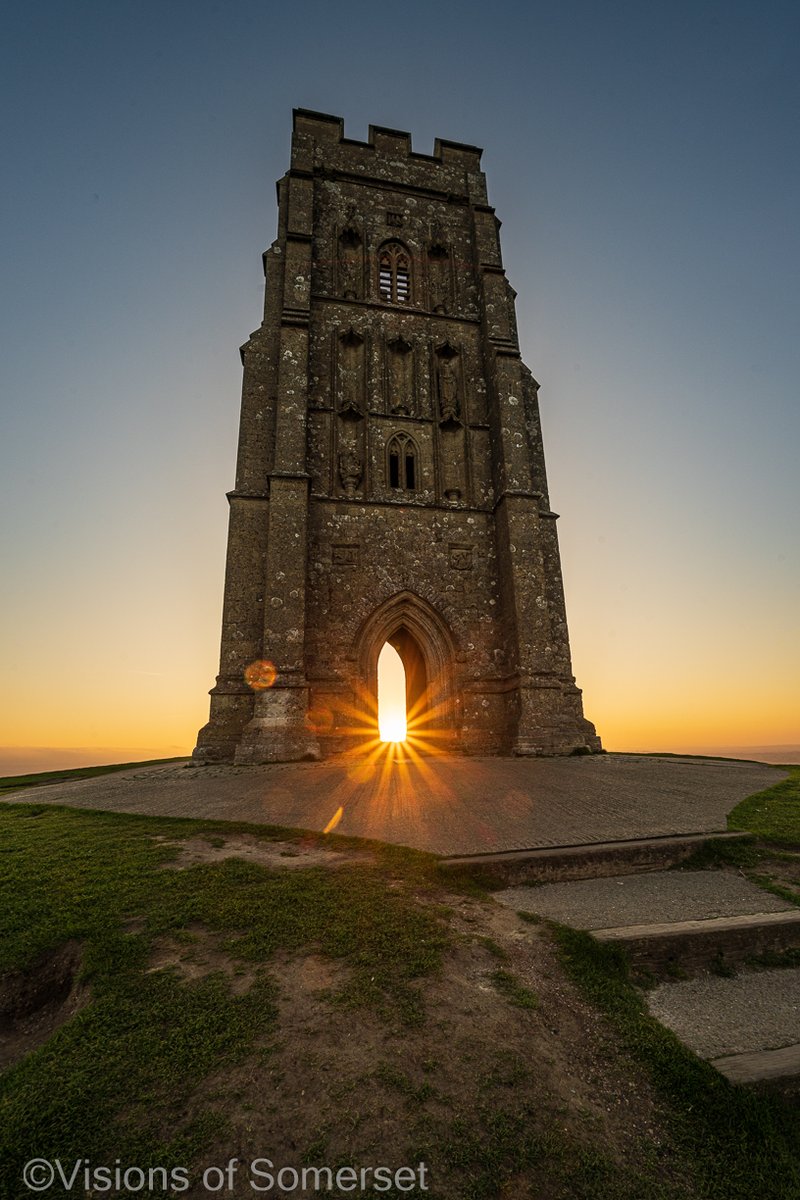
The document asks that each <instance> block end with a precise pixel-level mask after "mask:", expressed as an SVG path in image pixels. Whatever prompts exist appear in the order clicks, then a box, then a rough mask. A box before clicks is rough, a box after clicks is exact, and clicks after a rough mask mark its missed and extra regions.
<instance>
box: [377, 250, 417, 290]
mask: <svg viewBox="0 0 800 1200" xmlns="http://www.w3.org/2000/svg"><path fill="white" fill-rule="evenodd" d="M378 291H379V293H380V297H381V300H387V301H388V302H389V303H390V304H408V302H409V300H410V299H411V259H410V257H409V254H408V251H407V250H406V248H405V246H403V245H401V243H400V242H386V244H385V245H383V246H381V249H380V251H379V252H378Z"/></svg>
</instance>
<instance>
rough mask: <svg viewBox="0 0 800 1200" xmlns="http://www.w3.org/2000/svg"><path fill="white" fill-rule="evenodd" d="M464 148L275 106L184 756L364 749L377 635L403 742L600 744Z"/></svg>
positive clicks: (475, 169)
mask: <svg viewBox="0 0 800 1200" xmlns="http://www.w3.org/2000/svg"><path fill="white" fill-rule="evenodd" d="M480 159H481V151H480V150H478V149H476V148H475V147H473V146H465V145H460V144H458V143H455V142H445V141H439V140H437V141H436V143H435V146H434V152H433V155H428V154H419V153H417V152H415V151H413V150H412V149H411V144H410V139H409V135H408V134H406V133H400V132H398V131H397V130H393V129H382V128H378V127H375V126H372V127H370V131H369V141H368V142H359V141H354V140H353V139H351V138H346V137H345V136H344V131H343V122H342V121H341V119H340V118H338V117H332V116H327V115H324V114H321V113H314V112H309V111H307V110H304V109H298V110H296V111H295V113H294V134H293V139H292V156H291V166H290V168H289V171H288V172H287V174H286V175H285V176H284V178H283V179H281V180H280V182H279V184H278V207H279V222H278V236H277V239H276V240H275V242H273V244H272V246H271V247H270V249H269V250H267V252H266V253H265V255H264V267H265V275H266V297H265V304H264V319H263V321H262V324H261V327H260V328H259V329H258V330H257V331H256V332H255V333H254V334H253V335H252V337H251V338H250V340H249V341H248V342H247V343H246V344H245V345H244V346H243V348H242V361H243V364H244V385H243V394H242V410H241V427H240V434H239V454H238V465H237V472H236V486H235V489H234V491H232V492H230V493H229V496H228V499H229V501H230V527H229V537H228V558H227V571H226V579H225V600H224V612H223V621H222V652H221V664H220V673H219V676H218V677H217V683H216V686H215V687H214V688H213V689H212V691H211V717H210V720H209V723H208V724H207V725H206V726H204V728H203V729H201V731H200V734H199V738H198V744H197V748H196V750H195V752H194V757H195V761H198V762H236V763H260V762H273V761H281V760H292V759H300V758H308V757H319V756H323V757H325V756H327V755H329V754H332V753H336V752H338V751H342V750H346V749H351V748H353V747H357V746H359V745H361V744H365V743H366V742H367V740H369V739H372V740H374V739H375V737H376V734H377V723H376V693H377V660H378V655H379V653H380V651H381V649H382V647H383V646H384V644H385V643H386V642H387V641H388V642H389V643H391V645H393V646H394V647H395V648H396V649H397V650H398V652H399V654H400V656H401V658H402V659H403V663H404V666H405V668H406V688H407V702H408V709H409V718H410V723H409V730H410V733H411V735H412V736H414V737H415V738H417V740H418V744H419V745H420V747H421V748H423V749H424V748H425V747H428V748H431V749H441V750H444V751H450V752H461V753H464V754H528V755H532V754H568V753H570V752H571V751H575V750H587V749H588V750H599V748H600V742H599V739H598V738H597V736H596V734H595V730H594V726H593V725H592V724H591V723H590V722H589V721H587V720H586V719H585V718H584V716H583V710H582V705H581V693H580V690H579V689H578V688H577V687H576V686H575V680H574V677H573V675H572V668H571V665H570V652H569V641H568V634H567V623H566V616H565V609H564V597H563V589H562V582H561V569H560V562H559V552H558V540H557V534H556V514H555V513H553V512H551V510H550V503H549V500H548V495H547V483H546V479H545V467H544V455H543V450H542V438H541V432H540V427H539V412H538V403H537V389H538V385H537V383H536V382H535V380H534V379H533V377H532V375H531V373H530V371H529V370H528V369H527V367H526V366H525V365H524V363H523V362H522V360H521V358H520V352H519V346H518V342H517V330H516V319H515V311H514V297H515V293H514V291H513V289H512V288H511V286H510V284H509V283H508V282H507V280H506V276H505V271H504V269H503V265H502V259H501V255H500V244H499V239H498V230H499V225H500V223H499V221H498V220H497V218H496V217H495V215H494V210H493V209H492V208H491V207H490V206H489V204H488V202H487V195H486V183H485V179H484V176H483V173H482V172H481V170H480Z"/></svg>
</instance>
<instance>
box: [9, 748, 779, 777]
mask: <svg viewBox="0 0 800 1200" xmlns="http://www.w3.org/2000/svg"><path fill="white" fill-rule="evenodd" d="M606 750H607V751H608V752H609V753H611V754H676V755H682V754H685V755H687V756H692V755H701V756H708V757H709V758H740V759H755V760H756V761H759V762H765V763H769V764H771V765H779V764H786V765H792V764H793V763H796V764H798V765H800V744H789V745H784V744H777V745H775V744H773V745H741V746H740V745H733V746H719V745H706V744H701V745H694V746H689V745H687V744H682V745H677V746H670V747H666V746H655V747H650V748H648V749H642V748H636V749H633V748H632V747H630V746H625V747H617V746H609V747H606ZM190 755H191V749H186V748H184V747H182V746H94V747H93V746H0V778H4V777H8V776H14V775H34V774H36V775H38V774H43V773H45V772H48V771H69V770H78V769H79V768H81V767H103V766H113V765H116V764H119V763H134V764H135V763H140V762H152V761H153V760H154V759H166V758H189V757H190ZM531 761H535V760H533V759H532V760H531Z"/></svg>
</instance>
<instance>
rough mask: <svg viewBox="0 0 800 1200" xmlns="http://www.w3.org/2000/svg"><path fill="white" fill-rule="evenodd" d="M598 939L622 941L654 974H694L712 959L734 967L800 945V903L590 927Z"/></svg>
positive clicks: (618, 943) (632, 956)
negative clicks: (758, 910)
mask: <svg viewBox="0 0 800 1200" xmlns="http://www.w3.org/2000/svg"><path fill="white" fill-rule="evenodd" d="M592 934H593V936H594V937H596V938H597V940H598V941H599V942H607V943H610V944H612V945H616V946H623V947H624V949H625V950H626V951H627V952H628V956H629V958H630V960H631V962H632V963H633V965H634V966H637V967H646V968H647V969H648V970H650V971H651V972H653V973H654V974H656V975H663V974H669V973H672V972H674V971H675V970H681V971H683V972H685V973H686V974H693V973H695V972H697V971H702V970H704V969H706V968H707V967H708V966H709V965H710V964H714V963H718V964H721V965H722V964H724V965H725V966H726V967H733V966H738V965H741V964H742V963H746V962H747V961H748V960H750V959H753V958H760V957H762V956H765V955H767V956H772V955H776V954H777V955H780V954H783V953H784V952H785V951H787V950H797V949H800V908H795V909H794V910H793V911H791V912H765V913H748V914H746V915H742V916H736V917H712V918H708V919H706V920H690V921H672V922H668V923H661V924H656V925H627V926H622V927H619V928H616V929H593V930H592Z"/></svg>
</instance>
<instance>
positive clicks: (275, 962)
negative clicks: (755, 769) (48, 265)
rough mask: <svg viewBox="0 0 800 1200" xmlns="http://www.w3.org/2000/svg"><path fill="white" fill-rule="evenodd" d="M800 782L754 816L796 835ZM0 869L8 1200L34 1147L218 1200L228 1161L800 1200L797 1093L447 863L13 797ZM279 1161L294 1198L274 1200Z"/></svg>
mask: <svg viewBox="0 0 800 1200" xmlns="http://www.w3.org/2000/svg"><path fill="white" fill-rule="evenodd" d="M798 776H800V772H799V773H798V775H796V776H794V777H793V782H791V788H793V789H794V791H792V790H791V788H790V789H789V790H787V788H786V785H778V788H777V789H775V788H773V789H770V792H769V793H762V794H761V798H758V797H756V798H753V800H752V801H747V802H745V806H747V805H750V809H747V808H746V807H743V806H740V808H739V810H737V813H735V814H734V819H739V820H740V821H745V822H747V821H750V822H751V823H752V822H756V823H760V832H761V834H762V836H769V833H768V832H767V833H766V835H765V834H764V830H767V831H769V829H770V828H771V826H770V820H773V821H774V822H778V824H779V826H780V829H781V830H782V831H783V832H782V837H783V840H784V841H787V840H788V841H791V840H792V839H793V837H794V834H795V833H796V832H797V830H796V828H795V826H794V825H793V824H792V820H793V818H792V813H793V814H794V820H795V821H796V819H797V796H798V788H799V787H800V784H799V783H798ZM0 786H2V781H0ZM780 789H783V790H780ZM773 793H776V795H773ZM21 794H22V795H25V796H26V798H27V799H29V800H31V801H35V793H34V792H30V793H21ZM14 800H15V801H16V797H15V798H14ZM737 814H738V816H737ZM770 814H772V816H770ZM793 831H794V832H793ZM796 840H797V841H798V842H800V836H798V837H797V838H796ZM782 861H785V860H782ZM0 863H2V870H0V914H1V915H0V931H1V932H2V940H1V941H0V1055H2V1057H0V1067H5V1070H4V1071H3V1073H2V1074H0V1194H2V1195H3V1196H9V1197H17V1196H30V1194H31V1192H30V1191H29V1190H28V1189H27V1188H26V1187H25V1186H24V1184H23V1182H22V1178H21V1172H22V1169H23V1166H24V1164H25V1163H26V1162H27V1161H28V1160H29V1159H31V1158H33V1157H41V1158H45V1159H48V1160H55V1159H59V1160H60V1162H61V1164H62V1168H63V1169H65V1170H66V1169H67V1168H69V1169H70V1170H71V1169H72V1167H73V1165H74V1164H75V1163H76V1162H77V1161H78V1160H83V1165H82V1166H81V1170H82V1171H84V1172H85V1171H87V1170H88V1171H92V1170H95V1169H97V1168H100V1167H104V1166H107V1167H110V1168H114V1167H115V1166H116V1167H118V1168H119V1169H120V1170H122V1169H123V1168H126V1167H135V1168H139V1169H141V1170H143V1171H145V1172H146V1171H147V1170H148V1168H153V1169H157V1168H160V1169H163V1175H159V1174H158V1173H157V1174H156V1175H154V1177H153V1181H154V1183H155V1186H154V1188H153V1189H152V1190H153V1194H168V1193H167V1192H166V1191H164V1190H163V1189H161V1187H160V1184H161V1181H162V1179H165V1178H166V1179H169V1173H170V1172H175V1174H174V1175H173V1176H172V1180H173V1182H175V1183H176V1184H177V1185H178V1186H177V1187H176V1189H175V1190H174V1193H173V1194H183V1195H188V1196H198V1197H199V1196H207V1195H209V1194H211V1193H210V1191H209V1190H208V1188H206V1187H203V1182H202V1177H203V1172H204V1171H205V1170H207V1169H209V1168H211V1169H213V1168H215V1167H220V1168H226V1166H227V1164H228V1162H229V1160H230V1159H232V1158H235V1159H238V1160H239V1161H238V1165H237V1166H236V1168H235V1170H234V1173H233V1175H232V1176H231V1179H232V1181H233V1189H232V1190H227V1189H226V1190H225V1191H223V1192H222V1193H221V1194H224V1195H236V1196H253V1195H257V1194H267V1195H269V1194H271V1195H282V1194H286V1195H303V1194H306V1195H312V1194H314V1193H313V1191H312V1190H311V1187H310V1186H309V1187H308V1189H307V1190H306V1192H305V1193H304V1192H303V1191H302V1190H301V1189H300V1186H299V1185H300V1183H301V1182H302V1179H301V1177H300V1173H301V1172H302V1171H303V1169H304V1168H305V1169H306V1170H307V1171H309V1170H310V1169H311V1168H317V1169H319V1170H322V1169H323V1168H326V1167H327V1168H330V1169H331V1170H332V1171H335V1170H337V1169H344V1174H343V1175H342V1176H341V1177H340V1183H341V1186H340V1187H339V1189H338V1190H337V1189H336V1188H334V1190H333V1191H330V1192H323V1194H325V1195H333V1196H347V1195H375V1196H380V1195H383V1196H393V1197H397V1196H401V1195H419V1196H423V1195H425V1196H429V1197H432V1198H438V1200H479V1198H485V1200H495V1198H498V1197H499V1198H505V1197H507V1198H509V1200H512V1198H513V1200H526V1198H528V1197H530V1198H534V1197H535V1198H537V1200H559V1198H563V1200H573V1198H576V1200H582V1198H584V1197H585V1198H586V1200H589V1198H590V1197H591V1200H603V1198H607V1200H611V1198H619V1200H623V1198H626V1200H644V1198H645V1197H647V1198H648V1200H650V1198H654V1200H659V1198H661V1200H673V1198H674V1200H678V1197H680V1198H681V1200H683V1198H685V1197H698V1198H700V1197H704V1198H705V1197H719V1198H720V1200H722V1198H724V1200H736V1198H737V1197H741V1198H742V1200H744V1197H747V1198H748V1200H753V1198H754V1197H757V1198H763V1200H767V1198H769V1200H783V1198H785V1200H789V1198H790V1197H793V1198H796V1197H797V1196H798V1195H800V1167H799V1165H798V1164H799V1163H800V1138H799V1137H798V1120H797V1117H798V1109H797V1106H796V1104H795V1103H793V1102H791V1101H788V1100H781V1099H778V1098H768V1097H762V1096H757V1095H751V1094H750V1093H749V1092H746V1091H743V1090H741V1089H738V1088H735V1087H733V1086H732V1085H730V1084H728V1083H727V1082H726V1081H725V1080H723V1079H722V1078H721V1077H720V1076H718V1075H717V1073H716V1072H715V1071H714V1070H713V1069H712V1068H710V1067H709V1066H707V1065H706V1064H704V1063H702V1062H700V1061H699V1060H698V1059H696V1058H695V1057H694V1056H693V1055H692V1054H691V1053H690V1052H688V1051H687V1050H685V1049H684V1048H683V1047H681V1046H680V1044H679V1043H678V1042H677V1041H676V1040H675V1039H674V1037H673V1036H672V1035H671V1034H669V1033H668V1032H667V1031H665V1030H664V1029H662V1027H661V1026H659V1025H657V1024H656V1023H655V1022H654V1021H653V1020H652V1019H651V1018H650V1017H649V1016H648V1015H647V1013H646V1010H645V1008H644V1005H643V1002H642V1000H641V996H640V993H639V992H638V991H637V990H636V989H635V988H634V987H633V986H632V985H631V983H630V982H629V980H628V977H627V968H626V964H625V962H624V960H623V959H622V958H621V957H620V955H619V954H614V953H610V952H609V951H607V950H602V949H601V948H599V947H597V946H596V945H595V943H594V942H593V941H592V940H591V939H590V938H588V937H587V936H586V935H583V934H579V933H576V932H574V931H571V930H566V929H560V928H557V927H552V926H549V925H546V924H543V923H536V922H531V920H530V919H526V918H524V917H522V916H519V915H517V914H514V913H513V912H511V911H509V910H507V909H505V908H501V907H500V906H499V905H497V904H495V903H494V902H493V901H492V900H491V899H490V898H489V897H487V896H485V895H483V894H481V893H480V892H479V891H478V890H477V889H476V888H475V887H474V885H473V884H472V883H471V882H470V880H469V879H468V878H463V879H461V880H457V881H454V880H453V877H452V876H447V877H446V878H445V876H444V875H443V874H442V873H440V871H439V869H438V866H437V861H436V859H435V858H433V857H432V856H428V855H423V854H419V853H416V852H411V851H406V850H403V849H400V848H397V847H390V846H385V845H378V844H370V843H365V842H359V841H355V840H348V839H343V838H337V837H334V836H328V837H325V836H323V835H309V834H305V833H302V832H300V831H292V830H281V829H275V828H268V827H254V826H242V825H233V824H224V823H218V822H215V823H211V822H196V821H177V820H169V819H156V818H149V817H136V816H129V815H120V814H108V813H102V812H86V811H80V810H75V809H66V808H57V807H51V806H49V805H47V806H44V805H42V806H37V805H36V804H35V802H31V803H18V802H6V803H3V804H2V805H0ZM264 1159H269V1160H270V1161H271V1162H272V1163H273V1164H274V1167H273V1171H272V1173H273V1174H276V1173H277V1170H278V1168H285V1172H284V1175H283V1176H282V1181H283V1183H284V1190H283V1191H279V1190H278V1189H277V1188H275V1189H272V1190H271V1191H270V1190H266V1191H264V1192H262V1193H259V1192H257V1191H255V1190H254V1189H253V1188H252V1187H251V1186H250V1181H251V1180H254V1181H255V1182H256V1183H257V1184H258V1185H260V1186H262V1187H264V1186H265V1185H266V1183H267V1174H268V1172H269V1168H268V1167H267V1166H266V1164H265V1162H264V1161H263V1160H264ZM117 1160H119V1162H117ZM254 1160H255V1162H256V1166H255V1167H253V1166H252V1165H251V1164H253V1163H254ZM258 1160H261V1161H260V1162H259V1161H258ZM87 1163H88V1165H87ZM420 1163H424V1164H425V1171H424V1173H423V1175H422V1176H420V1171H419V1164H420ZM379 1166H380V1167H386V1168H387V1173H386V1174H377V1175H376V1174H375V1171H374V1170H373V1168H376V1167H379ZM403 1167H405V1168H407V1173H405V1174H404V1173H402V1172H401V1173H400V1174H399V1175H396V1176H393V1175H392V1173H393V1172H395V1171H396V1170H397V1169H398V1168H403ZM348 1169H349V1172H350V1173H348ZM362 1169H363V1170H364V1171H365V1172H366V1173H365V1174H364V1175H363V1177H362V1176H360V1175H359V1172H361V1171H362ZM258 1171H261V1172H262V1174H258V1173H257V1172H258ZM183 1172H185V1174H184V1173H183ZM352 1172H355V1175H353V1174H352ZM295 1175H296V1176H297V1186H295V1185H294V1180H295ZM98 1178H99V1177H97V1178H88V1182H89V1183H90V1184H91V1183H94V1184H96V1185H97V1183H98ZM209 1178H210V1180H211V1181H212V1182H213V1181H215V1180H216V1179H217V1176H211V1177H209ZM319 1178H320V1179H322V1180H323V1183H324V1181H325V1179H326V1177H325V1176H324V1174H323V1175H322V1176H320V1177H319ZM353 1178H355V1179H356V1186H355V1187H351V1186H350V1184H351V1182H352V1180H353ZM390 1178H393V1179H394V1182H393V1183H392V1185H391V1186H390V1187H388V1188H387V1187H385V1186H384V1184H385V1183H386V1181H387V1180H388V1179H390ZM313 1179H314V1176H313V1174H307V1176H306V1181H307V1182H309V1181H313ZM76 1180H77V1181H76V1183H75V1186H74V1188H73V1190H72V1192H69V1191H68V1190H67V1189H65V1188H64V1187H63V1185H61V1184H60V1183H58V1182H57V1186H56V1187H54V1189H53V1190H52V1191H51V1193H50V1194H52V1195H58V1194H74V1195H84V1194H85V1193H86V1188H85V1186H84V1184H85V1182H87V1180H86V1179H84V1176H83V1175H79V1176H77V1177H76ZM138 1181H139V1177H138V1176H137V1175H136V1174H135V1173H134V1174H132V1175H129V1176H128V1183H129V1185H130V1186H129V1187H128V1188H127V1189H126V1188H125V1187H124V1179H122V1180H121V1183H122V1184H123V1186H121V1187H120V1188H116V1190H111V1191H109V1190H108V1189H105V1194H113V1195H141V1194H143V1192H142V1189H141V1188H139V1187H138V1186H137V1184H138ZM102 1182H103V1180H102V1179H100V1183H101V1184H102ZM184 1182H185V1183H186V1186H185V1187H184V1186H183V1184H184ZM362 1184H364V1185H365V1186H364V1187H363V1188H362V1186H361V1185H362ZM422 1184H424V1187H423V1186H421V1185H422ZM59 1189H60V1190H59ZM103 1190H104V1189H102V1188H101V1187H98V1188H96V1194H98V1195H99V1194H101V1193H102V1192H103ZM144 1194H147V1193H144Z"/></svg>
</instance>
